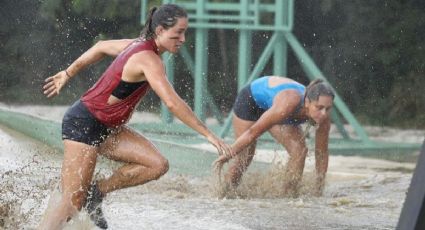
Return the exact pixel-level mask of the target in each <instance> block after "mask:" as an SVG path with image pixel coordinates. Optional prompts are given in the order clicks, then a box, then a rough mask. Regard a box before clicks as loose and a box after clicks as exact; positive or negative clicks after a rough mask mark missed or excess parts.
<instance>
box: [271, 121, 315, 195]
mask: <svg viewBox="0 0 425 230" xmlns="http://www.w3.org/2000/svg"><path fill="white" fill-rule="evenodd" d="M270 133H271V135H272V136H273V137H274V138H275V139H276V141H277V142H279V143H281V144H282V145H283V146H284V147H285V148H286V150H287V151H288V154H289V160H288V163H287V165H286V169H285V170H286V171H285V178H284V188H283V189H284V193H285V194H287V195H288V196H297V193H298V184H299V182H300V181H301V178H302V174H303V170H304V164H305V158H306V156H307V146H306V143H305V139H304V137H303V132H302V130H301V128H300V127H299V126H293V125H275V126H273V127H272V128H271V129H270Z"/></svg>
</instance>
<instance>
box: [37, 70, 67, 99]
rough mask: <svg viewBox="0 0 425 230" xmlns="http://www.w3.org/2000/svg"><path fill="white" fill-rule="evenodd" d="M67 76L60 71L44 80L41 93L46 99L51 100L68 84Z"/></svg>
mask: <svg viewBox="0 0 425 230" xmlns="http://www.w3.org/2000/svg"><path fill="white" fill-rule="evenodd" d="M68 80H69V76H68V75H67V74H66V72H65V71H60V72H58V73H57V74H55V75H53V76H51V77H48V78H46V80H45V81H44V82H45V84H44V86H43V90H44V91H43V93H44V95H46V96H47V98H51V97H53V96H56V95H58V94H59V92H60V90H61V89H62V88H63V86H64V85H65V84H66V83H67V82H68Z"/></svg>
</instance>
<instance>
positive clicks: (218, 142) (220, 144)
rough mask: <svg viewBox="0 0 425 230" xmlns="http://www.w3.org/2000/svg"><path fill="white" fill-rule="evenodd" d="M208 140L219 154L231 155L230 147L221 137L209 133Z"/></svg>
mask: <svg viewBox="0 0 425 230" xmlns="http://www.w3.org/2000/svg"><path fill="white" fill-rule="evenodd" d="M208 141H209V142H210V143H211V144H213V145H214V146H215V147H216V148H217V150H218V155H219V156H222V155H224V156H229V157H231V156H232V148H231V147H230V146H229V145H228V144H226V143H225V142H224V141H223V140H222V139H220V138H218V137H216V136H215V135H211V136H209V137H208Z"/></svg>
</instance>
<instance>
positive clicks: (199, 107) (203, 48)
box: [195, 0, 208, 121]
mask: <svg viewBox="0 0 425 230" xmlns="http://www.w3.org/2000/svg"><path fill="white" fill-rule="evenodd" d="M196 3H197V7H196V15H198V16H202V15H203V14H204V13H205V12H204V11H205V2H204V1H202V0H198V1H196ZM199 21H201V20H199ZM195 34H196V40H195V47H196V48H195V113H196V115H197V116H198V117H199V119H201V120H202V121H205V106H204V105H205V103H204V98H205V96H204V88H208V87H207V80H206V79H207V76H208V75H207V62H208V60H207V58H208V56H207V54H208V46H207V44H208V30H207V29H204V28H197V29H196V32H195Z"/></svg>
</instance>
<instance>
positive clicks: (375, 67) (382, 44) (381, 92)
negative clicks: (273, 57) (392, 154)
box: [0, 0, 425, 129]
mask: <svg viewBox="0 0 425 230" xmlns="http://www.w3.org/2000/svg"><path fill="white" fill-rule="evenodd" d="M148 2H149V7H150V6H153V5H160V4H161V1H148ZM217 2H220V1H217ZM221 2H223V1H221ZM225 2H231V1H225ZM264 2H267V1H264ZM0 6H1V8H0V12H1V17H2V20H1V22H0V60H1V61H0V70H1V74H0V102H2V103H7V104H25V105H27V104H28V105H43V104H48V105H52V104H55V105H69V104H70V103H71V102H73V101H74V100H75V99H77V98H79V97H80V96H81V94H82V93H83V92H85V91H86V90H87V89H88V88H89V87H90V86H91V85H92V84H93V83H94V82H95V81H96V80H97V79H98V77H99V76H100V75H101V73H102V72H103V71H104V70H105V67H106V66H107V65H108V64H109V63H110V61H111V59H107V60H104V61H102V62H101V63H100V64H98V65H93V66H91V67H89V68H88V69H86V70H85V71H83V72H81V73H80V74H79V75H78V77H76V78H74V79H73V80H72V82H71V84H69V85H68V86H67V88H66V89H65V90H63V91H62V96H61V97H56V98H54V99H53V100H48V99H46V98H44V96H43V94H42V90H41V87H42V85H43V81H44V79H45V78H47V77H48V76H50V75H53V74H55V73H56V72H58V71H60V70H62V69H64V68H66V67H67V66H68V65H69V64H70V63H71V62H72V61H73V60H75V59H76V58H77V57H79V56H80V55H81V54H82V53H83V52H84V51H85V50H87V49H88V48H89V47H91V46H92V45H93V44H94V43H95V42H96V41H98V40H102V39H118V38H135V37H137V36H139V33H140V30H141V29H142V26H141V24H140V17H141V15H140V14H141V13H140V12H141V10H140V9H141V3H140V0H108V1H104V0H84V1H83V0H74V1H67V0H37V1H35V0H17V1H10V0H0ZM424 12H425V2H424V1H420V0H376V1H337V0H316V1H310V0H298V1H296V2H295V23H294V31H293V33H294V34H295V36H296V37H297V38H298V39H299V41H300V42H301V43H302V44H303V46H304V48H305V49H306V50H307V52H308V53H309V54H310V55H311V57H312V58H313V59H314V61H315V62H316V64H317V65H318V66H319V68H320V69H321V70H322V72H323V73H324V75H325V76H326V77H327V78H328V80H329V81H330V82H331V83H332V85H333V86H334V88H335V89H336V90H337V92H338V93H339V95H340V96H341V97H342V99H343V100H344V101H345V102H346V103H347V105H348V107H349V108H350V109H351V111H352V112H353V113H354V114H355V116H356V117H357V118H358V119H359V121H360V122H361V123H362V124H365V125H379V126H381V125H385V126H392V127H399V128H413V129H424V128H425V113H424V112H425V94H424V92H425V91H424V90H423V88H424V86H425V74H424V72H425V71H424V70H425V52H424V49H425V39H424V38H425V30H424V28H425V13H424ZM264 20H273V19H267V18H265V19H264ZM270 35H271V32H263V31H260V32H258V31H257V32H254V34H253V39H252V41H253V44H252V47H253V50H252V55H253V60H254V61H255V60H256V58H257V57H258V56H259V55H260V54H261V52H262V51H263V49H264V46H265V45H266V44H267V42H268V39H267V38H269V36H270ZM208 39H209V41H208V43H209V45H208V47H209V51H208V52H209V58H208V59H209V64H208V75H207V78H208V88H209V92H210V93H211V94H212V97H213V98H214V100H215V103H216V104H217V105H218V106H219V108H220V109H221V110H222V112H223V114H227V113H228V112H229V111H230V109H231V106H232V104H233V102H234V98H235V96H236V93H237V80H236V78H237V63H238V62H237V55H238V52H237V47H238V31H232V30H221V29H215V30H214V29H212V30H209V38H208ZM193 44H194V30H193V29H189V30H188V32H187V44H186V45H187V47H189V49H190V48H191V47H192V48H193ZM191 52H193V49H192V50H191ZM291 52H292V51H291V50H289V59H288V77H290V78H293V79H296V80H298V81H300V82H302V83H304V84H307V83H308V79H307V78H306V76H305V74H304V72H303V71H302V69H301V67H300V66H299V64H298V63H297V61H296V58H295V57H294V55H293V53H291ZM180 59H181V58H177V59H176V66H177V68H176V73H175V80H174V83H175V88H176V90H177V92H178V93H179V94H180V95H181V96H182V97H183V98H184V99H185V100H186V101H188V102H189V103H190V104H193V90H192V89H193V79H192V78H191V77H190V75H189V74H188V70H187V69H186V67H185V65H184V64H183V63H182V62H183V61H182V60H180ZM179 67H181V68H179ZM272 72H273V70H272V63H270V64H268V65H267V66H266V68H265V69H264V70H263V72H262V75H268V74H271V73H272ZM223 92H226V93H223ZM158 105H159V99H158V98H157V97H156V96H155V95H154V94H153V93H150V94H149V95H148V97H147V100H143V103H142V104H141V105H140V108H138V109H139V110H145V111H151V112H159V111H160V109H159V108H160V107H159V106H158Z"/></svg>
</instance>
